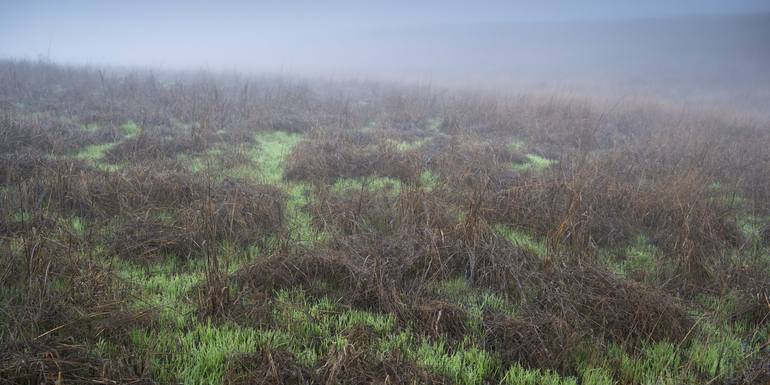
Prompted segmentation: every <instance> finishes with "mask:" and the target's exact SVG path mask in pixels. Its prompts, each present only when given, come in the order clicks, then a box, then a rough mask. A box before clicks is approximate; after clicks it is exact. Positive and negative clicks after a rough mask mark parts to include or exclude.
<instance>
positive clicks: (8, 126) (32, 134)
mask: <svg viewBox="0 0 770 385" xmlns="http://www.w3.org/2000/svg"><path fill="white" fill-rule="evenodd" d="M3 112H4V113H3V114H2V115H0V154H11V153H15V152H31V153H36V154H40V155H47V154H66V153H71V152H73V151H76V150H78V149H80V148H83V147H85V146H87V145H90V144H97V143H104V142H107V141H109V139H108V138H105V137H104V136H103V135H101V134H100V133H98V132H92V131H87V130H83V129H82V128H81V127H80V126H78V125H77V124H75V123H73V122H71V121H66V120H64V121H63V120H62V119H60V118H59V117H57V116H56V115H52V114H37V115H35V116H24V115H21V114H14V113H12V111H10V110H5V111H3Z"/></svg>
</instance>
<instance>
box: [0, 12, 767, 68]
mask: <svg viewBox="0 0 770 385" xmlns="http://www.w3.org/2000/svg"><path fill="white" fill-rule="evenodd" d="M766 11H770V2H769V1H766V0H730V1H727V0H675V1H672V0H645V1H637V0H633V1H623V0H581V1H574V0H560V1H558V0H545V1H542V0H541V1H515V0H513V1H505V0H491V1H464V2H461V1H453V0H435V1H406V0H391V1H381V2H374V1H345V0H326V1H310V0H306V1H279V0H276V1H252V2H248V1H230V2H225V1H221V2H215V1H144V0H133V1H84V0H72V1H34V0H22V1H8V0H2V1H0V57H16V58H33V59H34V58H37V57H39V56H48V55H50V58H51V59H52V60H54V61H60V62H69V63H90V64H117V65H144V66H161V67H172V68H173V67H186V68H195V67H225V68H226V67H231V68H250V67H252V68H276V67H278V66H289V67H292V66H295V67H299V68H304V67H308V66H310V65H312V61H313V57H314V56H316V57H319V59H323V60H320V62H328V61H329V60H328V58H325V57H321V56H323V55H324V54H325V53H331V52H329V51H330V50H333V49H331V48H330V47H339V46H345V45H346V44H345V43H343V44H339V42H340V41H344V40H345V39H350V40H351V44H353V45H354V46H356V45H359V44H360V45H365V44H366V42H365V41H357V39H356V36H352V35H357V34H361V33H368V32H370V31H372V30H375V31H376V30H378V29H385V30H388V29H389V28H394V29H396V28H403V27H406V28H410V27H411V28H414V27H420V26H432V25H441V24H463V23H486V22H498V23H499V22H555V21H579V20H618V19H629V18H649V17H668V16H677V15H692V14H697V15H714V14H733V13H753V12H766ZM362 31H364V32H362ZM300 51H301V52H300ZM324 51H325V52H324ZM334 54H338V55H339V54H341V53H340V52H334ZM351 55H355V52H353V53H351ZM308 62H310V63H308Z"/></svg>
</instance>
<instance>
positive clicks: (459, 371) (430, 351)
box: [409, 341, 500, 385]
mask: <svg viewBox="0 0 770 385" xmlns="http://www.w3.org/2000/svg"><path fill="white" fill-rule="evenodd" d="M409 356H412V358H413V359H414V360H415V361H416V362H417V364H418V365H421V366H424V367H426V368H428V369H430V370H432V371H434V372H435V373H438V374H442V375H445V376H447V377H449V378H450V379H451V380H452V381H454V383H456V384H460V385H480V384H484V383H486V381H487V380H489V379H490V378H492V377H493V376H494V375H495V374H496V373H497V371H498V370H499V367H500V362H499V359H498V358H496V357H495V356H493V355H491V354H490V353H488V352H486V351H484V350H481V349H479V348H477V347H475V346H470V347H465V348H460V349H449V348H448V346H447V344H446V343H445V342H443V341H437V342H428V341H423V342H422V344H420V345H419V346H418V347H417V349H416V350H415V351H414V352H410V354H409Z"/></svg>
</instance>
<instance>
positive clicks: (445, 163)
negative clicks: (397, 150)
mask: <svg viewBox="0 0 770 385" xmlns="http://www.w3.org/2000/svg"><path fill="white" fill-rule="evenodd" d="M507 142H508V141H507V140H504V139H501V140H496V139H493V138H485V139H481V138H479V137H477V136H474V135H472V134H464V135H462V134H461V135H456V136H452V137H451V138H447V137H436V138H433V139H432V140H431V141H430V142H429V143H428V144H426V145H424V146H423V147H421V148H419V149H417V150H416V152H417V156H418V157H419V158H420V159H421V161H422V162H423V164H424V165H425V167H426V168H428V169H432V170H434V171H437V172H438V173H439V174H440V175H442V176H443V177H444V178H445V179H446V180H447V183H448V184H449V185H450V186H453V187H455V188H468V187H473V186H477V185H479V184H484V183H487V182H488V180H489V179H490V178H494V179H500V178H504V179H507V178H510V177H511V176H512V174H513V170H512V169H511V165H512V164H514V163H524V162H525V161H526V160H527V158H526V157H525V156H524V154H522V153H520V152H518V151H515V150H513V149H512V148H511V147H510V146H509V145H508V144H507Z"/></svg>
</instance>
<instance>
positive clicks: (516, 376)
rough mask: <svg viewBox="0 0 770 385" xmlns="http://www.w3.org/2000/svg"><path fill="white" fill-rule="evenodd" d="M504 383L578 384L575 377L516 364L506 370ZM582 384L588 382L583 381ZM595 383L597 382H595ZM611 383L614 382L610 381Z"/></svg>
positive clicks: (520, 384) (536, 384)
mask: <svg viewBox="0 0 770 385" xmlns="http://www.w3.org/2000/svg"><path fill="white" fill-rule="evenodd" d="M502 384H505V385H577V380H576V379H575V378H574V377H561V376H559V374H558V373H556V372H553V371H550V370H540V369H526V368H524V367H522V366H521V365H519V364H514V365H513V366H511V368H510V369H508V371H507V372H505V376H503V381H502ZM582 384H588V383H586V382H582ZM594 384H597V383H596V382H594ZM610 384H612V383H611V382H610Z"/></svg>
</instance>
